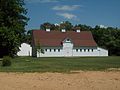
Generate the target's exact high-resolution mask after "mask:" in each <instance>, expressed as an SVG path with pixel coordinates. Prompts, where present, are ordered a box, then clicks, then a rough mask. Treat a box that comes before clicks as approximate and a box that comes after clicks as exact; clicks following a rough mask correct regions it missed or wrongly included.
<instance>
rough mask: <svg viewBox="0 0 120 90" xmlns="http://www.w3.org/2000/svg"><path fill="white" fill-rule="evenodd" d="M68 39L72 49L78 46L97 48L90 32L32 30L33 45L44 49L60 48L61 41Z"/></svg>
mask: <svg viewBox="0 0 120 90" xmlns="http://www.w3.org/2000/svg"><path fill="white" fill-rule="evenodd" d="M66 38H70V39H71V40H72V42H73V44H74V47H79V46H97V44H96V42H95V41H94V39H93V36H92V33H91V32H90V31H81V32H75V31H67V32H60V31H50V32H46V31H44V30H33V43H34V45H38V44H40V45H41V46H44V47H52V46H62V44H61V43H62V41H63V40H65V39H66Z"/></svg>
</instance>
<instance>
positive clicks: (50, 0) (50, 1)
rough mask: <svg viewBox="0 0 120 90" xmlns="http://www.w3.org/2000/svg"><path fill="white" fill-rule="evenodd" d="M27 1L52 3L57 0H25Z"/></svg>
mask: <svg viewBox="0 0 120 90" xmlns="http://www.w3.org/2000/svg"><path fill="white" fill-rule="evenodd" d="M25 1H26V2H28V3H53V2H58V0H25Z"/></svg>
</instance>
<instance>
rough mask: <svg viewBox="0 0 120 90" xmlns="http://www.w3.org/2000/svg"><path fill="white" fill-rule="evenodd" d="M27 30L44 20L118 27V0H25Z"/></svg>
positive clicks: (119, 23) (119, 19)
mask: <svg viewBox="0 0 120 90" xmlns="http://www.w3.org/2000/svg"><path fill="white" fill-rule="evenodd" d="M25 4H26V5H25V8H27V9H28V13H27V16H28V17H29V18H30V20H29V22H28V25H27V26H26V29H27V30H30V29H39V28H40V24H42V23H44V22H51V23H58V24H59V23H61V22H62V21H70V22H71V23H72V24H74V25H75V24H86V25H89V26H92V27H94V26H95V25H104V26H111V27H118V28H120V0H25Z"/></svg>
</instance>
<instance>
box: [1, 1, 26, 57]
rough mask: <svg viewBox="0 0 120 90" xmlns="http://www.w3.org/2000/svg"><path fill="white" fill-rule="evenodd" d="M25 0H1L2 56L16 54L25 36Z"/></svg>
mask: <svg viewBox="0 0 120 90" xmlns="http://www.w3.org/2000/svg"><path fill="white" fill-rule="evenodd" d="M23 6H24V0H0V51H2V52H0V56H3V55H11V56H14V55H15V54H16V53H17V51H18V47H19V46H20V43H21V42H22V41H23V38H24V36H25V34H24V32H25V25H27V21H28V18H27V17H26V16H25V15H26V13H27V12H26V9H25V8H24V7H23Z"/></svg>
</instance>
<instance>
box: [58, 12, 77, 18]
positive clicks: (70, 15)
mask: <svg viewBox="0 0 120 90" xmlns="http://www.w3.org/2000/svg"><path fill="white" fill-rule="evenodd" d="M57 15H59V16H62V17H64V18H67V19H76V18H77V16H76V15H74V14H70V13H57Z"/></svg>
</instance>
